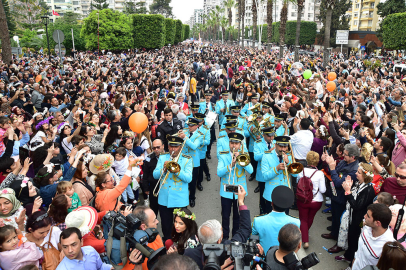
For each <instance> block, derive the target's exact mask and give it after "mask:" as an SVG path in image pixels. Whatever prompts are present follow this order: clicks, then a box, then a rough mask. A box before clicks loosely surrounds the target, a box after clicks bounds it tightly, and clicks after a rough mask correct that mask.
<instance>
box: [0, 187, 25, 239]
mask: <svg viewBox="0 0 406 270" xmlns="http://www.w3.org/2000/svg"><path fill="white" fill-rule="evenodd" d="M25 221H26V216H25V209H24V207H23V206H22V205H21V202H20V201H18V200H17V198H16V196H15V193H14V190H12V189H11V188H5V189H1V190H0V227H2V226H4V225H11V226H13V227H14V228H16V229H19V230H20V231H24V226H25Z"/></svg>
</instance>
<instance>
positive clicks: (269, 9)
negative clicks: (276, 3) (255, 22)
mask: <svg viewBox="0 0 406 270" xmlns="http://www.w3.org/2000/svg"><path fill="white" fill-rule="evenodd" d="M272 10H273V2H272V0H267V2H266V17H267V18H266V23H267V24H268V44H269V43H271V42H272Z"/></svg>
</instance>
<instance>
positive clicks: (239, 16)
mask: <svg viewBox="0 0 406 270" xmlns="http://www.w3.org/2000/svg"><path fill="white" fill-rule="evenodd" d="M237 1H238V2H237V3H236V5H237V10H238V14H237V25H238V27H237V29H238V35H237V43H238V44H240V41H241V13H242V10H241V7H242V4H241V2H242V0H237Z"/></svg>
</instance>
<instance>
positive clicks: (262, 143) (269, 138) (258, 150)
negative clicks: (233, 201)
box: [254, 127, 275, 215]
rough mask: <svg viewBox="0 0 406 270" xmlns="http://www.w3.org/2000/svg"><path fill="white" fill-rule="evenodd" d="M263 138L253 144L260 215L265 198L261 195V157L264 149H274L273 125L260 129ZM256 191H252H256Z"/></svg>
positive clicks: (262, 191)
mask: <svg viewBox="0 0 406 270" xmlns="http://www.w3.org/2000/svg"><path fill="white" fill-rule="evenodd" d="M262 133H263V138H262V139H260V140H257V141H256V142H255V145H254V159H255V161H257V163H258V165H257V175H256V180H257V181H258V187H257V188H256V190H257V189H258V191H259V213H260V214H261V215H262V214H264V213H265V199H264V197H263V195H264V190H265V181H264V177H263V176H262V170H261V165H262V157H263V155H264V153H265V151H271V152H272V151H273V150H274V149H275V142H274V138H275V130H274V128H273V127H267V128H264V129H262ZM258 191H254V192H255V193H257V192H258Z"/></svg>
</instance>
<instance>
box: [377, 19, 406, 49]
mask: <svg viewBox="0 0 406 270" xmlns="http://www.w3.org/2000/svg"><path fill="white" fill-rule="evenodd" d="M381 25H382V38H383V45H384V46H385V48H388V49H393V50H404V49H406V36H405V34H404V28H405V25H406V13H395V14H391V15H388V16H386V18H385V19H384V20H383V21H382V24H381Z"/></svg>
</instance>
